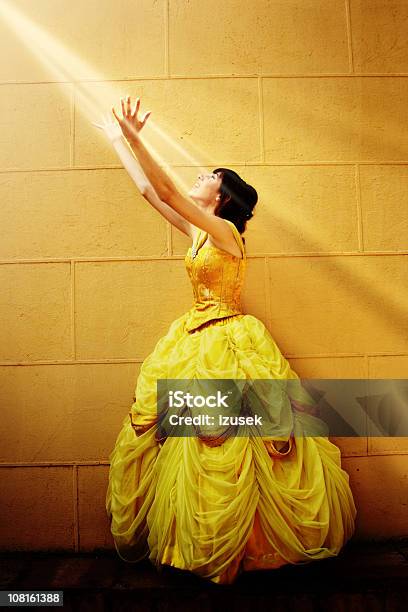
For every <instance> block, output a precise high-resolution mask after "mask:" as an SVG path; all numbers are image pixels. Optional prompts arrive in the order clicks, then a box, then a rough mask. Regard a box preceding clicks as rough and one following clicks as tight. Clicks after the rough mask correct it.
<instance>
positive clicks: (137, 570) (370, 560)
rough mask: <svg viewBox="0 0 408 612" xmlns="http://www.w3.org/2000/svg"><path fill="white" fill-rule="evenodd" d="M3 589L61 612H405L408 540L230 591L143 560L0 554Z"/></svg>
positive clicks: (350, 550)
mask: <svg viewBox="0 0 408 612" xmlns="http://www.w3.org/2000/svg"><path fill="white" fill-rule="evenodd" d="M0 589H1V590H7V591H11V590H15V591H24V590H40V589H48V590H62V591H63V592H64V606H63V608H61V607H60V608H59V609H63V610H75V611H77V610H90V611H92V612H98V611H108V610H109V611H110V610H114V611H116V610H126V611H128V610H143V611H150V610H152V611H153V610H154V611H169V610H177V611H180V612H184V611H190V610H193V611H194V612H201V611H210V610H211V611H212V610H220V611H222V612H226V610H227V609H228V610H237V611H241V610H251V611H264V610H273V611H274V612H281V611H282V612H283V611H284V612H290V611H292V610H293V611H295V610H296V612H303V611H306V612H309V611H312V610H313V611H315V610H316V611H324V612H326V611H330V612H363V611H364V612H408V539H399V540H394V541H388V542H365V543H362V542H354V541H350V542H348V543H347V544H346V546H345V547H344V548H343V550H342V552H341V553H340V555H339V556H338V557H336V558H333V559H325V560H322V561H314V562H312V563H310V564H308V565H297V566H296V565H287V566H284V567H282V568H279V569H278V570H269V571H258V572H247V573H244V574H242V575H241V576H240V577H239V578H238V579H237V581H236V582H235V583H234V584H233V585H227V586H219V585H215V584H212V583H209V582H208V581H206V580H204V579H202V578H199V577H197V576H195V575H193V574H191V573H189V572H183V571H180V570H176V569H173V568H168V567H164V568H163V569H162V570H161V571H160V572H158V571H157V570H156V568H155V567H153V565H152V564H151V563H150V562H149V561H148V560H145V561H143V562H141V563H138V564H130V563H125V562H124V561H122V560H121V559H120V558H119V557H118V556H117V554H116V552H115V551H108V552H107V551H100V552H95V553H92V554H90V553H89V554H85V553H82V554H73V553H60V554H57V553H32V552H30V553H24V552H12V553H7V552H2V553H0ZM36 609H37V610H38V609H49V608H45V607H40V608H39V607H36ZM57 609H58V608H57Z"/></svg>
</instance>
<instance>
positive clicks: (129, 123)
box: [112, 96, 152, 140]
mask: <svg viewBox="0 0 408 612" xmlns="http://www.w3.org/2000/svg"><path fill="white" fill-rule="evenodd" d="M120 101H121V104H122V118H120V117H118V115H117V114H116V111H115V107H114V106H112V112H113V114H114V116H115V118H116V119H117V121H118V123H119V126H120V128H121V130H122V133H123V135H124V137H125V138H126V139H127V140H130V139H131V138H135V137H137V135H138V134H139V132H140V130H141V129H142V128H143V126H144V125H145V123H146V121H147V119H148V118H149V117H150V115H151V112H152V111H147V113H145V115H144V117H143V119H142V120H140V119H139V117H138V114H139V108H140V98H137V100H136V104H135V108H134V110H133V112H132V110H131V108H130V96H126V107H125V103H124V98H121V99H120Z"/></svg>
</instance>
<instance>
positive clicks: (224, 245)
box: [208, 219, 242, 258]
mask: <svg viewBox="0 0 408 612" xmlns="http://www.w3.org/2000/svg"><path fill="white" fill-rule="evenodd" d="M224 221H225V219H224ZM226 225H227V223H226ZM208 242H209V244H211V245H213V246H215V247H217V249H221V250H222V251H226V252H227V253H230V254H231V255H234V256H235V257H239V258H241V257H242V253H241V249H240V247H239V245H238V244H237V241H236V239H235V236H234V234H233V231H232V229H231V228H230V231H229V232H228V239H226V240H223V241H221V240H217V239H216V238H214V236H210V235H209V236H208Z"/></svg>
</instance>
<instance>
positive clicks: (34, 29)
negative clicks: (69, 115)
mask: <svg viewBox="0 0 408 612" xmlns="http://www.w3.org/2000/svg"><path fill="white" fill-rule="evenodd" d="M0 15H1V16H2V17H3V19H4V21H5V22H6V23H7V24H8V26H9V27H10V29H12V30H13V31H14V33H15V34H16V36H18V37H19V39H20V40H21V42H22V43H23V44H24V45H26V46H27V48H28V49H29V50H30V52H31V53H32V54H33V55H34V56H35V57H36V58H37V59H38V61H39V62H40V63H41V64H42V65H43V66H44V67H45V68H46V70H47V71H48V72H49V73H50V74H52V75H53V76H54V77H55V78H56V79H57V80H58V81H61V80H63V81H68V82H73V83H75V88H76V90H75V94H76V96H78V98H79V104H78V106H77V105H75V108H76V109H77V108H78V110H79V111H80V113H81V114H82V116H83V117H84V118H85V119H86V120H87V121H88V122H92V121H94V120H95V118H97V120H99V118H100V117H101V116H102V114H103V113H106V105H105V104H104V103H103V102H101V99H100V97H98V96H97V95H96V94H95V92H93V91H92V88H89V87H88V86H87V83H81V82H78V81H77V80H76V79H77V78H80V76H78V75H87V78H89V75H92V79H93V80H95V81H100V82H103V83H104V90H105V92H106V93H107V96H108V97H109V99H111V100H114V99H118V98H119V97H120V95H119V91H118V88H115V87H113V86H111V85H110V86H109V87H106V83H105V79H104V77H103V76H102V75H101V74H98V72H97V71H96V70H95V69H94V68H93V67H92V66H90V65H89V64H88V63H86V62H84V61H83V60H81V59H80V58H79V57H78V56H77V55H75V54H74V53H72V51H69V50H68V49H67V48H66V47H65V46H64V45H63V44H62V43H61V42H59V41H58V40H56V39H55V37H53V36H51V35H50V34H49V33H48V32H47V31H46V30H44V28H41V27H40V26H38V25H37V24H35V23H34V22H33V21H32V20H30V19H29V18H28V17H26V16H25V15H24V14H23V13H22V12H21V11H19V10H18V9H17V8H15V7H11V6H10V5H9V4H8V3H7V2H6V1H5V0H3V1H2V2H1V3H0ZM65 93H66V92H65ZM118 114H119V116H120V113H118ZM110 118H111V119H112V120H113V121H115V122H116V119H115V118H114V117H113V114H112V113H111V112H110ZM148 125H149V128H150V129H152V131H153V132H156V133H157V134H158V135H159V136H160V137H161V138H162V139H164V140H165V141H166V142H167V143H168V144H169V145H170V146H172V147H173V148H174V149H176V150H177V151H178V153H180V154H181V155H182V156H183V158H184V159H186V160H187V162H188V165H193V166H195V167H197V168H198V169H200V172H204V173H206V172H208V169H207V168H206V167H205V166H204V165H203V164H201V163H200V162H199V161H198V160H197V159H195V158H194V157H193V156H192V155H191V154H190V153H189V152H188V151H187V150H186V149H185V148H184V147H182V146H181V145H180V144H178V143H177V142H176V141H175V140H174V139H173V138H171V137H170V136H169V135H168V134H166V133H165V132H164V131H163V130H162V129H161V128H159V126H158V125H156V124H155V123H154V121H152V120H151V119H150V118H149V124H148ZM129 127H130V128H131V129H132V128H133V126H129ZM98 131H99V130H98ZM149 149H151V151H152V153H153V154H154V156H155V157H156V159H157V161H158V163H159V164H160V165H162V166H164V167H165V168H166V170H167V171H168V172H169V173H171V174H172V175H173V177H174V178H175V179H176V180H177V182H178V183H179V184H182V185H183V186H184V188H185V189H188V187H187V185H186V184H185V182H184V181H182V180H181V179H180V177H179V176H174V175H175V173H174V171H173V170H172V169H171V168H170V167H169V164H167V163H166V162H165V161H164V160H163V159H162V157H161V156H160V155H159V154H158V152H157V150H156V149H154V148H153V147H152V146H151V144H150V143H149Z"/></svg>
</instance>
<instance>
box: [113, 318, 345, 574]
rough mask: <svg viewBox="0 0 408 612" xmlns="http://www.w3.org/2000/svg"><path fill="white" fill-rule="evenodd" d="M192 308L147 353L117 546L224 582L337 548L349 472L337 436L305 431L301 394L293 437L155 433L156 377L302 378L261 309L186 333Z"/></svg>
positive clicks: (130, 417)
mask: <svg viewBox="0 0 408 612" xmlns="http://www.w3.org/2000/svg"><path fill="white" fill-rule="evenodd" d="M187 316H188V313H185V314H184V315H182V316H181V317H179V318H178V319H176V320H175V321H173V323H172V324H171V326H170V328H169V330H168V332H167V334H166V335H165V336H163V337H162V338H161V339H160V340H159V341H158V342H157V344H156V346H155V348H154V350H153V351H152V353H151V354H150V355H149V356H148V357H147V358H146V359H145V361H144V362H143V364H142V366H141V370H140V374H139V376H138V379H137V386H136V391H135V402H134V404H133V405H132V407H131V409H130V413H129V414H127V415H126V417H125V418H124V420H123V423H122V428H121V430H120V432H119V435H118V437H117V440H116V444H115V446H114V448H113V450H112V452H111V454H110V457H109V460H110V470H109V483H108V488H107V492H106V511H107V514H108V517H109V519H110V520H111V532H112V535H113V539H114V543H115V547H116V550H117V552H118V554H119V556H120V557H121V558H122V559H123V560H125V561H128V562H137V561H139V560H141V559H143V558H144V557H148V558H149V559H150V560H151V561H152V562H153V563H154V564H155V565H156V566H157V567H158V568H159V567H160V566H161V565H162V564H167V565H170V566H173V567H177V568H180V569H184V570H189V571H192V572H194V573H195V574H197V575H199V576H202V577H204V578H207V579H209V580H211V581H213V582H215V583H220V584H228V583H231V582H233V581H234V580H235V579H236V577H237V576H238V575H239V573H240V572H242V571H247V570H257V569H274V568H278V567H280V566H282V565H284V564H288V563H308V562H311V561H313V560H315V559H323V558H326V557H333V556H336V555H337V554H338V553H339V552H340V550H341V548H342V547H343V545H344V544H345V542H346V541H347V540H348V539H350V538H351V536H352V535H353V532H354V527H355V517H356V507H355V504H354V500H353V495H352V492H351V489H350V485H349V476H348V474H347V472H346V471H344V470H343V469H342V467H341V455H340V450H339V448H338V447H337V446H336V445H334V444H333V443H332V442H330V441H329V439H328V437H326V436H323V435H318V436H310V435H304V433H305V431H306V430H307V429H308V428H309V427H310V423H311V420H312V421H313V420H314V419H315V417H314V416H313V415H311V414H308V412H307V411H302V405H301V404H299V403H296V401H295V404H292V408H293V405H295V406H296V408H294V409H293V423H294V427H293V432H292V435H291V436H290V437H286V438H285V437H280V436H277V437H276V439H275V440H273V439H270V438H264V437H259V436H247V437H238V436H236V437H228V438H226V439H225V440H224V441H223V442H222V443H220V444H217V445H213V444H211V443H207V442H206V441H204V440H203V439H201V438H200V437H198V436H193V437H172V436H169V437H166V438H165V439H163V438H160V436H158V435H157V429H158V428H157V422H158V415H157V380H158V379H171V378H173V379H177V378H178V379H193V378H197V379H216V378H219V379H239V378H243V379H252V380H256V379H262V378H263V379H298V378H299V377H298V375H297V374H296V372H294V371H293V370H292V369H291V368H290V365H289V363H288V361H287V360H286V359H285V358H284V356H283V355H282V354H281V352H280V350H279V348H278V346H277V345H276V343H275V341H274V340H273V338H272V336H271V334H270V333H269V331H268V330H267V328H266V327H265V325H264V324H263V323H262V321H260V320H259V319H257V318H256V317H254V316H252V315H238V316H233V317H228V318H226V319H221V320H218V321H215V322H211V323H210V324H208V325H205V326H204V327H203V328H200V329H198V330H196V331H195V332H193V333H188V332H186V331H185V329H184V323H185V321H186V320H187ZM297 399H299V398H297ZM279 409H280V408H279V407H278V406H276V410H279ZM274 410H275V406H274V405H271V406H270V411H271V414H272V415H273V412H274Z"/></svg>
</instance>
